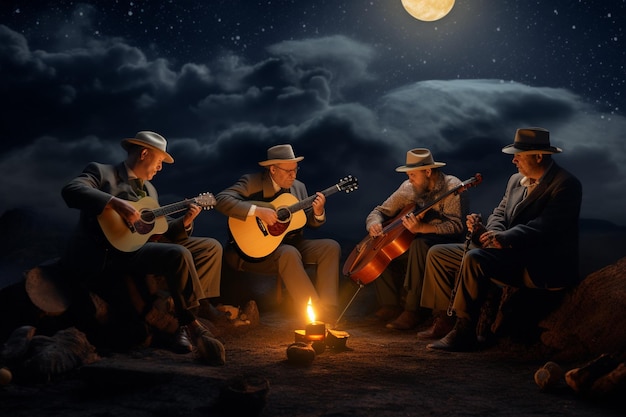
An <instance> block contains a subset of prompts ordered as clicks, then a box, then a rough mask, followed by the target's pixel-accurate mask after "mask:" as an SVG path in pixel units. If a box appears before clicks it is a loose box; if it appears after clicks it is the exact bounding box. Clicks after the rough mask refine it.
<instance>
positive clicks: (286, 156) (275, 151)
mask: <svg viewBox="0 0 626 417" xmlns="http://www.w3.org/2000/svg"><path fill="white" fill-rule="evenodd" d="M303 159H304V156H298V157H296V155H295V154H294V153H293V148H292V147H291V145H276V146H272V147H271V148H269V149H268V150H267V160H265V161H261V162H259V165H261V166H262V167H266V166H268V165H274V164H281V163H283V162H300V161H302V160H303Z"/></svg>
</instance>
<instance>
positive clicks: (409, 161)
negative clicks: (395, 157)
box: [396, 148, 445, 172]
mask: <svg viewBox="0 0 626 417" xmlns="http://www.w3.org/2000/svg"><path fill="white" fill-rule="evenodd" d="M444 165H445V162H435V161H434V160H433V156H432V154H431V153H430V151H429V150H428V149H426V148H415V149H411V150H410V151H408V152H407V153H406V164H405V165H400V166H399V167H398V168H396V171H398V172H407V171H413V170H415V169H428V168H439V167H442V166H444Z"/></svg>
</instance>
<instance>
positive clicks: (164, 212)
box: [152, 198, 195, 217]
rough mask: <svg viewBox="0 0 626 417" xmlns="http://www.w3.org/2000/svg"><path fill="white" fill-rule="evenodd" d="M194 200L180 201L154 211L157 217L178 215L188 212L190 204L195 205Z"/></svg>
mask: <svg viewBox="0 0 626 417" xmlns="http://www.w3.org/2000/svg"><path fill="white" fill-rule="evenodd" d="M194 201H195V200H194V199H191V198H190V199H187V200H183V201H179V202H177V203H172V204H167V205H165V206H162V207H158V208H155V209H153V210H152V213H154V216H155V217H161V216H168V215H170V214H174V213H178V212H181V211H184V210H187V207H188V206H189V204H191V203H193V202H194Z"/></svg>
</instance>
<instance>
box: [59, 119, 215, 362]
mask: <svg viewBox="0 0 626 417" xmlns="http://www.w3.org/2000/svg"><path fill="white" fill-rule="evenodd" d="M121 145H122V147H123V148H124V149H125V150H126V151H127V153H128V155H127V158H126V160H125V161H123V162H121V163H119V164H117V165H109V164H100V163H96V162H91V163H89V164H88V165H87V166H86V167H85V168H84V169H83V172H82V173H81V174H80V175H79V176H77V177H76V178H74V179H72V180H71V181H69V183H68V184H66V185H65V186H64V187H63V190H62V196H63V198H64V200H65V202H66V203H67V205H68V206H69V207H71V208H76V209H79V210H80V220H79V223H78V226H77V228H76V230H75V233H74V234H73V236H72V238H71V239H70V242H69V245H68V250H67V253H66V254H65V256H64V258H63V263H64V265H65V266H66V267H67V268H71V269H72V270H73V271H75V272H76V275H77V276H81V277H82V278H83V281H84V282H79V283H77V284H78V285H82V286H84V288H85V289H88V290H92V291H94V292H95V293H96V294H98V295H103V296H104V297H107V296H110V295H113V296H114V295H115V292H116V291H117V292H119V290H120V288H123V285H120V281H121V280H122V279H123V277H124V276H126V275H127V274H131V275H137V276H142V277H143V276H145V275H146V274H154V275H163V276H164V277H165V280H166V282H167V286H168V290H169V292H170V295H171V296H172V299H173V302H174V310H175V313H176V318H177V319H178V322H179V324H180V328H179V330H178V332H177V334H176V337H175V343H174V346H173V347H175V349H176V350H178V351H180V352H183V353H184V352H187V353H189V352H190V351H192V350H193V348H194V346H195V348H197V352H198V353H199V355H200V357H201V359H204V360H206V361H207V362H209V363H210V364H220V365H221V364H223V363H224V360H225V359H224V358H225V356H224V347H223V345H222V343H221V342H219V341H218V340H217V339H215V338H214V337H213V335H212V334H211V332H210V331H209V330H208V329H207V328H206V327H204V326H203V325H202V323H201V322H199V321H198V320H197V318H196V316H195V314H194V312H193V310H194V309H196V308H197V307H199V304H200V301H201V300H208V299H209V298H212V297H217V296H219V291H220V276H221V267H222V246H221V244H220V243H219V242H218V241H217V240H215V239H212V238H200V237H190V236H189V235H190V234H191V231H192V228H193V220H194V219H195V218H196V217H197V216H198V214H199V213H200V212H201V211H202V205H203V204H202V202H201V201H199V199H198V200H195V201H192V202H190V203H185V204H184V206H183V207H182V208H183V210H181V211H184V212H185V213H184V215H182V216H179V217H177V218H174V217H169V216H163V215H161V213H155V214H156V215H157V217H156V218H144V217H143V216H144V214H142V213H140V209H144V208H149V209H154V208H158V194H157V191H156V189H155V187H154V186H153V185H152V184H151V183H150V180H151V179H152V178H153V177H154V176H155V175H156V173H157V172H159V171H160V170H161V168H162V164H163V163H169V164H171V163H173V162H174V159H173V158H172V157H171V156H170V154H169V153H167V150H166V147H167V141H166V140H165V138H163V137H162V136H161V135H159V134H157V133H154V132H150V131H141V132H138V133H137V135H136V136H135V137H134V138H128V139H124V140H122V142H121ZM213 203H214V202H213ZM149 212H150V210H149V211H148V213H149ZM144 229H145V230H144ZM156 237H158V238H159V239H158V240H159V241H158V242H157V241H153V240H154V239H153V238H156ZM118 295H119V294H118ZM105 301H106V298H105Z"/></svg>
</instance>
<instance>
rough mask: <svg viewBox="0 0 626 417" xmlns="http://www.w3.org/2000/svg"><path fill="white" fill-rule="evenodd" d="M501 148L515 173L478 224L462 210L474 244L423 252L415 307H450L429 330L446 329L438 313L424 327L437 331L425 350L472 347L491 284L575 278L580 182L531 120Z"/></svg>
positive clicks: (559, 282) (542, 285) (556, 285)
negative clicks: (449, 322)
mask: <svg viewBox="0 0 626 417" xmlns="http://www.w3.org/2000/svg"><path fill="white" fill-rule="evenodd" d="M502 152H504V153H506V154H512V155H513V163H514V164H515V165H516V166H517V169H518V171H519V172H518V173H517V174H514V175H512V176H511V178H510V179H509V182H508V184H507V187H506V191H505V194H504V197H503V198H502V200H501V201H500V204H499V205H498V206H497V207H496V208H495V209H494V210H493V213H492V214H491V215H490V216H489V219H488V221H487V225H486V226H483V225H482V224H481V223H480V217H479V216H478V215H477V214H470V215H469V216H468V217H467V227H468V230H469V231H470V232H471V233H472V235H473V242H474V244H473V245H472V246H471V247H470V248H469V250H467V251H466V250H465V248H464V245H463V244H449V245H436V246H433V247H432V248H431V250H430V251H429V254H428V257H427V261H426V272H425V281H424V287H423V289H422V294H423V295H422V302H421V303H422V306H424V307H429V308H432V309H433V310H439V311H446V310H447V309H449V312H450V313H452V312H454V313H456V322H455V324H454V328H453V329H452V330H450V331H449V332H448V333H447V334H445V333H444V334H441V333H442V332H441V331H438V329H437V326H438V325H439V329H441V328H446V326H445V325H442V322H443V321H445V317H446V316H445V315H444V316H440V317H444V319H443V320H440V321H439V322H436V323H435V324H434V326H433V328H432V329H430V330H429V331H426V332H425V334H424V335H423V337H424V338H426V337H428V336H430V337H431V338H435V339H436V338H438V337H442V336H443V338H442V339H440V340H438V341H436V342H433V343H431V344H429V345H428V348H429V349H439V350H449V351H461V350H471V349H473V348H474V347H475V345H476V329H475V327H476V322H477V319H478V315H479V313H480V308H481V305H482V303H483V302H484V300H485V298H486V295H487V293H488V291H489V288H490V287H491V286H493V285H494V284H496V285H506V286H511V287H515V288H524V287H525V288H535V289H543V290H558V289H563V288H566V287H571V286H573V285H575V284H577V283H578V282H579V280H580V277H579V265H578V259H579V253H578V251H579V249H578V234H579V231H578V221H579V214H580V205H581V199H582V186H581V183H580V181H579V180H578V179H577V178H576V177H575V176H573V175H572V174H571V173H569V172H567V171H566V170H565V169H563V168H561V167H559V166H558V165H557V164H556V163H555V162H554V161H553V160H552V154H555V153H560V152H561V149H559V148H557V147H554V146H551V145H550V133H549V132H548V131H547V130H545V129H542V128H536V127H533V128H525V129H518V130H517V132H516V134H515V140H514V143H513V144H510V145H507V146H505V147H504V148H503V149H502ZM455 281H456V282H455ZM448 317H449V315H448ZM446 330H449V328H447V329H446Z"/></svg>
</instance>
